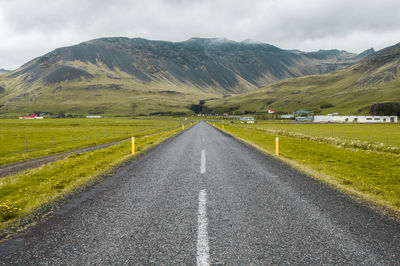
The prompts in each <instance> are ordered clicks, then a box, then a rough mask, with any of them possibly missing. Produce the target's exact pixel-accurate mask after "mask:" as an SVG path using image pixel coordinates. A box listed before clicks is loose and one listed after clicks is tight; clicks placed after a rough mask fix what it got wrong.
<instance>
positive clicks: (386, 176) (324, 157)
mask: <svg viewBox="0 0 400 266" xmlns="http://www.w3.org/2000/svg"><path fill="white" fill-rule="evenodd" d="M215 125H216V126H217V127H219V128H221V127H222V124H219V123H217V124H215ZM224 130H225V131H226V132H228V133H230V134H231V135H233V136H234V137H236V138H239V139H241V140H243V141H245V142H247V143H249V144H250V145H253V146H255V147H256V148H258V149H260V150H262V151H264V152H266V153H268V154H274V152H275V138H276V137H279V146H280V156H279V159H281V160H283V161H285V162H286V163H288V164H289V165H291V166H292V167H294V168H297V169H299V170H300V171H302V172H304V173H306V174H308V175H310V176H312V177H314V178H316V179H318V180H320V181H322V182H324V183H327V184H330V185H332V186H333V187H334V188H336V189H339V190H340V191H343V192H345V193H347V194H350V195H352V196H353V197H355V198H356V199H358V200H361V201H363V202H365V203H372V206H375V207H376V206H378V207H379V209H380V210H384V211H386V212H387V213H389V214H391V215H394V216H396V217H397V218H399V217H400V155H399V154H398V153H396V152H384V151H375V150H368V149H366V148H365V147H363V148H362V149H361V148H357V147H347V146H343V145H340V144H339V145H338V144H336V143H326V142H322V141H319V139H312V138H304V137H302V136H299V135H297V136H296V135H290V134H289V135H287V134H286V135H285V134H274V133H272V132H270V131H267V130H265V129H256V128H254V126H247V125H232V124H224ZM274 130H275V129H274Z"/></svg>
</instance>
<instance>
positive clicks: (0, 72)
mask: <svg viewBox="0 0 400 266" xmlns="http://www.w3.org/2000/svg"><path fill="white" fill-rule="evenodd" d="M8 72H10V70H6V69H3V68H0V74H4V73H8Z"/></svg>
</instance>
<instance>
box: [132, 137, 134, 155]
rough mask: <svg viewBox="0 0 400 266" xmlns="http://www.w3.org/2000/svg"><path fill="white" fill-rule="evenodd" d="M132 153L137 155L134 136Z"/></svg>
mask: <svg viewBox="0 0 400 266" xmlns="http://www.w3.org/2000/svg"><path fill="white" fill-rule="evenodd" d="M132 155H135V137H132Z"/></svg>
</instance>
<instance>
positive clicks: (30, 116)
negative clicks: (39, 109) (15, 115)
mask: <svg viewBox="0 0 400 266" xmlns="http://www.w3.org/2000/svg"><path fill="white" fill-rule="evenodd" d="M19 119H43V116H40V115H38V114H31V115H28V116H22V117H20V118H19Z"/></svg>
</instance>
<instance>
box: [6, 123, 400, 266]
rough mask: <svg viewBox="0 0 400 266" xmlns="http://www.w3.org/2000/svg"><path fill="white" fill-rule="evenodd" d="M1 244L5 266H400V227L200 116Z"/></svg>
mask: <svg viewBox="0 0 400 266" xmlns="http://www.w3.org/2000/svg"><path fill="white" fill-rule="evenodd" d="M0 250H1V251H0V262H1V263H2V264H7V265H9V264H11V265H26V264H50V265H53V264H79V265H82V264H142V265H148V264H157V265H159V264H169V265H176V264H185V265H196V264H197V265H208V264H227V265H245V264H246V265H248V264H257V265H261V264H264V265H265V264H288V263H292V264H367V265H371V264H391V265H394V264H399V263H400V224H399V223H398V222H396V221H394V220H392V219H390V218H388V217H385V216H382V215H380V214H378V213H375V212H374V211H372V210H370V209H369V208H367V207H365V206H362V205H360V204H358V203H356V202H354V201H353V200H351V199H349V198H348V197H347V196H344V195H342V194H340V193H338V192H336V191H334V190H332V189H330V188H329V187H327V186H325V185H322V184H320V183H318V182H317V181H315V180H313V179H311V178H309V177H307V176H305V175H303V174H301V173H299V172H297V171H296V170H293V169H291V168H289V167H288V166H286V165H284V164H283V163H281V162H279V161H278V160H276V159H275V158H273V157H270V156H266V155H264V154H262V153H260V152H258V151H255V150H254V149H253V148H251V147H248V146H246V145H245V144H243V143H241V142H238V141H237V140H235V139H234V138H232V137H230V136H228V135H226V134H224V133H222V132H220V131H219V130H217V129H215V128H213V127H211V126H209V125H208V124H206V123H204V122H201V123H199V124H197V125H196V126H194V127H192V128H190V129H189V130H187V131H185V132H184V133H182V134H181V135H179V136H177V137H175V138H172V139H170V140H168V141H167V142H165V143H163V144H161V145H160V146H158V147H157V148H155V149H154V150H153V151H151V152H149V153H148V154H146V155H144V156H142V157H140V158H138V159H137V160H132V161H130V162H128V163H127V164H126V165H125V166H123V167H121V168H120V169H119V170H118V172H117V173H116V174H114V175H113V176H111V177H109V178H107V179H106V180H105V182H103V183H102V184H100V185H98V186H97V187H94V188H93V189H91V190H90V191H88V192H85V193H83V194H82V195H80V197H79V198H77V199H75V200H73V201H71V202H69V203H68V204H66V205H65V206H64V207H63V208H61V209H60V210H59V211H57V213H56V214H55V215H54V216H53V217H52V218H50V219H48V220H47V221H45V222H42V223H41V224H39V225H37V226H35V227H34V228H33V229H31V230H30V231H29V232H28V233H26V234H25V235H22V236H19V237H18V238H15V239H12V240H10V241H7V242H4V243H2V244H1V245H0Z"/></svg>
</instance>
